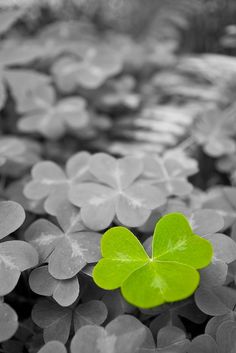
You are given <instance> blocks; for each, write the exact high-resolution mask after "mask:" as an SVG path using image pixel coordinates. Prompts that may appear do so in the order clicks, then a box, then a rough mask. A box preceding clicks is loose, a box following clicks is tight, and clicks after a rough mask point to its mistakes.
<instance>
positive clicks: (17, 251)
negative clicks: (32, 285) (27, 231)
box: [0, 201, 38, 296]
mask: <svg viewBox="0 0 236 353" xmlns="http://www.w3.org/2000/svg"><path fill="white" fill-rule="evenodd" d="M24 219H25V212H24V209H23V208H22V207H21V206H20V205H19V204H17V203H16V202H13V201H2V202H1V203H0V239H3V238H4V237H6V236H7V235H9V234H10V233H12V232H14V231H15V230H17V229H18V228H19V227H20V226H21V224H22V223H23V222H24ZM0 259H1V262H0V283H1V288H0V296H4V295H6V294H8V293H10V292H11V291H12V290H13V289H14V287H15V286H16V284H17V282H18V279H19V277H20V274H21V272H23V271H25V270H27V269H29V268H31V267H34V266H36V265H37V263H38V254H37V252H36V251H35V249H34V248H33V247H32V246H31V245H30V244H28V243H26V242H24V241H21V240H11V241H5V242H1V243H0Z"/></svg>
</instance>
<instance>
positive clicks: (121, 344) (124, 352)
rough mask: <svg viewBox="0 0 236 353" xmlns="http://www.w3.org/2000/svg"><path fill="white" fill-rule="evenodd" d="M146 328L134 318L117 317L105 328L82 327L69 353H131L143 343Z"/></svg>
mask: <svg viewBox="0 0 236 353" xmlns="http://www.w3.org/2000/svg"><path fill="white" fill-rule="evenodd" d="M146 335H147V328H146V327H145V326H144V325H143V324H141V322H140V321H138V320H137V319H136V318H135V317H133V316H129V315H121V316H118V317H117V318H116V319H115V320H113V321H111V322H110V323H109V324H108V325H107V326H106V328H105V329H104V328H102V327H99V326H90V325H88V326H84V327H82V328H81V329H79V330H78V331H77V332H76V334H75V336H74V337H73V339H72V342H71V353H91V352H93V353H133V352H139V351H140V350H139V349H141V347H142V344H143V343H144V342H145V338H146Z"/></svg>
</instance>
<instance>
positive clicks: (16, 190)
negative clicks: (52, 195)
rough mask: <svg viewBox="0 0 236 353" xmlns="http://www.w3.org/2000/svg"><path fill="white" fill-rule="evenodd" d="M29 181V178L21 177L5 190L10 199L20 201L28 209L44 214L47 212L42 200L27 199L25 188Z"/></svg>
mask: <svg viewBox="0 0 236 353" xmlns="http://www.w3.org/2000/svg"><path fill="white" fill-rule="evenodd" d="M27 182H28V180H27V179H19V180H17V181H14V182H12V183H11V184H9V185H8V187H7V188H6V190H5V191H6V196H7V198H9V199H10V200H12V201H16V202H17V203H19V204H20V205H21V206H22V207H24V209H25V210H26V211H29V212H32V213H35V214H39V215H42V214H44V213H45V211H44V208H43V204H42V201H41V200H30V199H27V198H26V197H25V196H24V194H23V189H24V187H25V185H26V183H27Z"/></svg>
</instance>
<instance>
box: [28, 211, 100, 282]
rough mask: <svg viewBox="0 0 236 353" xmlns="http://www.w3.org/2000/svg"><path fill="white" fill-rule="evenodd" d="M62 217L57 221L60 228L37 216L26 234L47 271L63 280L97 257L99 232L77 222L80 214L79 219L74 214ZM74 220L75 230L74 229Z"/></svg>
mask: <svg viewBox="0 0 236 353" xmlns="http://www.w3.org/2000/svg"><path fill="white" fill-rule="evenodd" d="M61 216H62V217H63V216H64V222H62V218H61V217H60V215H59V216H58V221H59V224H60V225H61V227H62V228H59V227H58V226H56V225H55V224H53V223H51V222H49V221H48V220H46V219H38V220H36V221H35V222H34V223H32V224H31V225H30V227H29V228H28V230H27V231H26V234H25V237H26V239H27V241H28V242H29V243H30V244H32V245H33V246H34V247H35V248H36V249H37V251H38V253H39V256H40V261H41V262H42V263H43V262H48V271H49V273H50V274H51V275H52V276H53V277H55V278H57V279H61V280H65V279H69V278H72V277H74V276H75V275H76V274H77V273H78V272H79V271H80V270H81V269H82V268H83V267H85V265H86V264H87V263H93V262H97V261H98V260H99V258H100V238H101V234H99V233H95V232H91V231H89V230H88V229H86V228H85V227H84V226H83V224H81V223H80V222H78V219H80V214H79V213H77V217H78V218H75V217H74V215H73V213H71V214H70V213H68V214H67V215H66V214H62V215H61ZM66 217H68V218H66ZM65 218H66V219H65ZM69 220H70V222H68V221H69ZM76 223H77V229H73V228H74V227H75V225H76ZM64 225H66V227H63V226H64Z"/></svg>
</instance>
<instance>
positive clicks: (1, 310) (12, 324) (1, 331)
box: [0, 282, 18, 342]
mask: <svg viewBox="0 0 236 353" xmlns="http://www.w3.org/2000/svg"><path fill="white" fill-rule="evenodd" d="M1 283H2V282H1ZM17 328H18V317H17V314H16V312H15V311H14V310H13V309H12V308H11V307H10V306H9V305H8V304H5V303H0V342H3V341H6V340H8V339H9V338H11V337H12V336H13V335H14V334H15V332H16V330H17Z"/></svg>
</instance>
